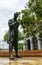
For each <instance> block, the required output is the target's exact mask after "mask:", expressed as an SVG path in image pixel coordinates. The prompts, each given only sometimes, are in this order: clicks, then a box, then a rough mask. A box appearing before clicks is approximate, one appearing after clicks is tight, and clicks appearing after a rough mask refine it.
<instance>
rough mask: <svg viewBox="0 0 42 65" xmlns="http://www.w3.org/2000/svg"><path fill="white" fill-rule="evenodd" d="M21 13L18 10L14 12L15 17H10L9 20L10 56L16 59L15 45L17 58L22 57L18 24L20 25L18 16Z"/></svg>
mask: <svg viewBox="0 0 42 65" xmlns="http://www.w3.org/2000/svg"><path fill="white" fill-rule="evenodd" d="M19 14H20V12H16V13H15V14H14V17H13V19H10V20H9V22H8V25H9V39H8V43H9V58H10V59H14V56H13V54H12V49H13V47H14V49H15V53H16V57H17V58H20V57H21V56H19V55H18V26H19V22H18V21H17V18H18V16H19Z"/></svg>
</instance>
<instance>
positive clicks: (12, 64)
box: [0, 57, 42, 65]
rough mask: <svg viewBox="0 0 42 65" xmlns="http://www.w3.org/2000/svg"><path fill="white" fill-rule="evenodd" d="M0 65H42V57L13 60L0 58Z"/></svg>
mask: <svg viewBox="0 0 42 65" xmlns="http://www.w3.org/2000/svg"><path fill="white" fill-rule="evenodd" d="M0 65H42V57H23V58H19V59H18V58H15V59H14V60H9V58H5V57H0Z"/></svg>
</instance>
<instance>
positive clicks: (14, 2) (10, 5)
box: [0, 0, 28, 39]
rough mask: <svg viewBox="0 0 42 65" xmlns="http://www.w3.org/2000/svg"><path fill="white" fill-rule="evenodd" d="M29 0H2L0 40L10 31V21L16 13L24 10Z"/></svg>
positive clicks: (0, 7)
mask: <svg viewBox="0 0 42 65" xmlns="http://www.w3.org/2000/svg"><path fill="white" fill-rule="evenodd" d="M27 1H28V0H0V39H2V38H3V35H4V34H5V31H7V30H8V20H9V19H10V18H12V17H13V14H14V12H16V11H21V10H22V9H24V6H25V3H26V2H27Z"/></svg>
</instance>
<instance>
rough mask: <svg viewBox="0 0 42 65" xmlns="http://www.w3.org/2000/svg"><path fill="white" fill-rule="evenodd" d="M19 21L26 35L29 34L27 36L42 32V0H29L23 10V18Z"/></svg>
mask: <svg viewBox="0 0 42 65" xmlns="http://www.w3.org/2000/svg"><path fill="white" fill-rule="evenodd" d="M19 21H20V23H21V25H22V27H23V30H24V33H27V36H29V35H32V34H36V33H38V32H39V31H41V28H42V0H29V2H28V3H27V5H26V8H25V9H24V10H22V17H20V19H19ZM39 33H40V32H39Z"/></svg>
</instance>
